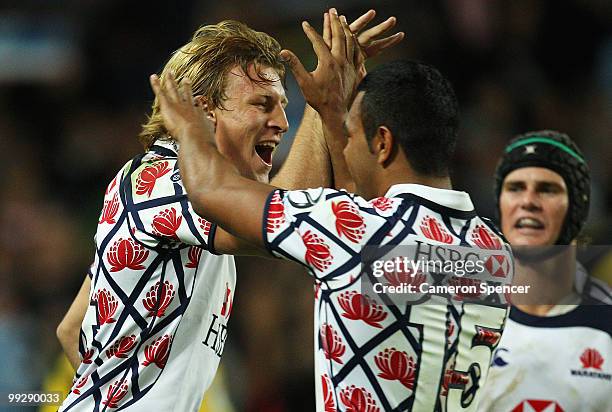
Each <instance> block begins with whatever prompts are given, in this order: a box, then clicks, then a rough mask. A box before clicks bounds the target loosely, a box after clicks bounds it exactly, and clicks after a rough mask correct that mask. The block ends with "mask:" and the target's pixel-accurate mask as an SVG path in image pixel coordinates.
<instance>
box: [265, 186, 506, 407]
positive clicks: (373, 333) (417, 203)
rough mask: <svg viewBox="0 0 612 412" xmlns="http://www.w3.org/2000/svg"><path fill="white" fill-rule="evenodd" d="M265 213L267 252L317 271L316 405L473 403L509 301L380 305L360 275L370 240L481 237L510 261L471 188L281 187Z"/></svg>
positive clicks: (448, 241) (435, 246) (478, 243)
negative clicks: (366, 194) (368, 196)
mask: <svg viewBox="0 0 612 412" xmlns="http://www.w3.org/2000/svg"><path fill="white" fill-rule="evenodd" d="M265 214H266V219H265V221H264V227H263V231H264V238H265V239H266V246H267V247H268V249H269V251H270V252H271V253H272V254H273V255H275V256H277V257H282V258H286V259H290V260H293V261H296V262H298V263H301V264H303V265H305V266H307V267H308V268H309V269H310V273H311V274H312V275H313V276H314V277H315V316H314V318H315V330H314V332H315V349H316V353H315V385H316V409H317V411H326V412H327V411H355V412H376V411H464V410H465V411H468V410H469V411H475V410H477V406H478V400H479V397H480V388H481V387H482V385H483V383H484V380H485V378H486V376H487V371H488V368H489V364H490V360H491V354H492V350H493V349H494V348H495V347H496V345H497V343H498V341H499V337H500V335H501V332H502V329H503V325H504V322H505V319H506V315H507V308H505V307H489V306H483V305H476V304H461V303H459V304H457V305H447V304H443V305H434V304H420V305H408V304H406V305H402V306H391V305H379V304H377V303H375V302H373V301H372V300H371V299H370V298H369V297H368V296H364V295H362V294H361V292H362V289H361V282H360V277H361V256H360V252H361V251H362V249H363V248H364V247H367V246H369V245H372V246H375V245H395V244H401V245H414V244H416V242H417V241H418V242H421V244H422V245H425V246H427V247H430V248H431V250H442V249H444V247H448V246H449V245H454V246H459V245H462V246H470V245H473V246H475V247H481V248H487V249H500V250H499V252H500V256H502V255H503V256H505V257H506V258H507V259H510V254H509V252H508V247H507V245H505V244H504V243H503V242H502V241H501V238H500V237H499V236H498V235H497V234H496V233H494V232H493V231H492V229H490V228H489V227H488V225H487V224H485V223H484V221H483V220H481V219H480V218H479V217H478V216H477V215H476V213H475V211H474V207H473V205H472V202H471V200H470V198H469V196H468V195H467V193H465V192H457V191H452V190H443V189H435V188H431V187H427V186H422V185H415V184H401V185H394V186H392V187H391V188H390V189H389V191H388V192H387V194H386V195H385V196H384V197H380V198H376V199H374V200H371V201H366V200H364V199H363V198H360V197H357V196H354V195H352V194H348V193H347V192H344V191H336V190H332V189H310V190H303V191H283V190H277V191H274V192H273V193H271V194H270V197H269V198H268V202H267V205H266V210H265ZM508 270H509V271H511V270H513V269H512V265H510V268H509V269H508ZM508 275H509V276H512V273H508ZM424 276H429V275H424ZM424 279H427V278H426V277H424V278H421V279H420V281H423V280H424ZM389 281H390V282H393V281H394V280H393V279H389Z"/></svg>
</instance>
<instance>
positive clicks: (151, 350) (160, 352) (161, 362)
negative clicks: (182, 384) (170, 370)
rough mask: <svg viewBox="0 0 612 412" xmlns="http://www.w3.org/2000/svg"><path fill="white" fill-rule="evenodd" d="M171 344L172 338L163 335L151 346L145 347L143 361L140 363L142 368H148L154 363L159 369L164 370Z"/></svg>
mask: <svg viewBox="0 0 612 412" xmlns="http://www.w3.org/2000/svg"><path fill="white" fill-rule="evenodd" d="M171 344H172V336H170V335H164V336H161V337H159V338H157V339H156V340H155V342H153V344H152V345H147V346H145V350H144V355H145V360H144V361H143V362H142V366H149V365H150V364H152V363H154V364H155V366H157V367H158V368H159V369H164V367H165V366H166V362H167V361H168V356H169V355H170V345H171Z"/></svg>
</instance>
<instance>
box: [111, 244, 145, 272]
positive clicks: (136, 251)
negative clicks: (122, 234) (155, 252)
mask: <svg viewBox="0 0 612 412" xmlns="http://www.w3.org/2000/svg"><path fill="white" fill-rule="evenodd" d="M148 256H149V251H148V250H146V249H145V248H144V247H143V246H142V245H141V244H139V243H136V242H135V241H134V239H122V238H119V240H117V241H116V242H115V243H113V245H112V246H111V247H110V248H109V250H108V252H107V253H106V258H107V259H108V263H110V265H111V272H118V271H120V270H123V269H125V268H128V269H132V270H141V269H144V268H145V267H144V266H143V265H142V263H143V262H144V261H145V260H147V257H148Z"/></svg>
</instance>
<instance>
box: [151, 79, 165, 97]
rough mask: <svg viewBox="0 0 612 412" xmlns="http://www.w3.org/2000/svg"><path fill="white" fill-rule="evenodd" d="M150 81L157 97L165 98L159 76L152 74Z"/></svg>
mask: <svg viewBox="0 0 612 412" xmlns="http://www.w3.org/2000/svg"><path fill="white" fill-rule="evenodd" d="M149 83H150V84H151V88H152V89H153V93H155V97H157V99H158V100H159V101H160V103H161V100H162V99H164V98H165V96H164V94H163V91H162V90H161V84H160V82H159V76H158V75H156V74H152V75H151V76H149Z"/></svg>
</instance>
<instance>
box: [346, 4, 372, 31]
mask: <svg viewBox="0 0 612 412" xmlns="http://www.w3.org/2000/svg"><path fill="white" fill-rule="evenodd" d="M374 17H376V11H375V10H368V11H367V12H365V13H364V14H362V15H361V16H359V17H358V18H357V19H356V20H355V21H354V22H352V23H351V24H350V25H349V27H350V29H351V32H353V33H354V34H357V33H359V32H360V31H361V30H362V29H363V28H364V27H365V26H367V25H368V23H370V22H371V21H372V19H374Z"/></svg>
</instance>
